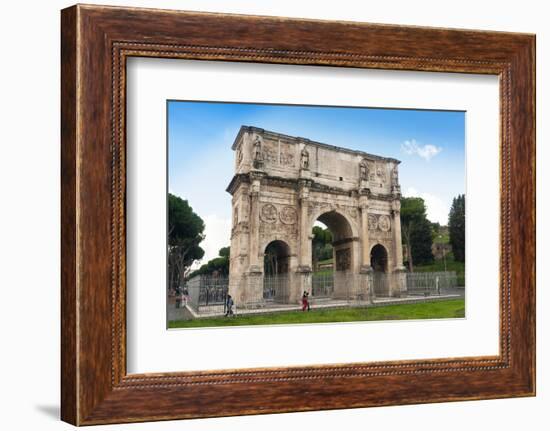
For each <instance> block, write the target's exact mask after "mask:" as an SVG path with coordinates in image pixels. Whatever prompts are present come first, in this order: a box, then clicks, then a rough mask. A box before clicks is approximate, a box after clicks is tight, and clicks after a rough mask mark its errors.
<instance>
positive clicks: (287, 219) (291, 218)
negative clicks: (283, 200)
mask: <svg viewBox="0 0 550 431" xmlns="http://www.w3.org/2000/svg"><path fill="white" fill-rule="evenodd" d="M279 218H280V219H281V221H282V222H283V223H284V224H294V223H296V220H297V219H298V214H297V213H296V210H295V209H294V208H292V207H284V208H283V209H282V211H281V214H280V215H279Z"/></svg>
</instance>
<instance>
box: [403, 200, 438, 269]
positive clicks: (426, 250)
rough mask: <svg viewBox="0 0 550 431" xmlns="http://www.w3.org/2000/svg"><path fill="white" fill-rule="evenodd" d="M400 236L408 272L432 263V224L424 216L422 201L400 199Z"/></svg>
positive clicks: (424, 209) (424, 206)
mask: <svg viewBox="0 0 550 431" xmlns="http://www.w3.org/2000/svg"><path fill="white" fill-rule="evenodd" d="M401 236H402V241H403V244H404V245H405V246H406V249H407V264H408V267H409V271H411V272H412V271H413V270H414V265H420V264H425V263H431V262H433V260H434V257H433V254H432V223H431V222H430V221H429V220H428V218H427V216H426V205H425V204H424V199H422V198H417V197H414V198H413V197H411V198H401Z"/></svg>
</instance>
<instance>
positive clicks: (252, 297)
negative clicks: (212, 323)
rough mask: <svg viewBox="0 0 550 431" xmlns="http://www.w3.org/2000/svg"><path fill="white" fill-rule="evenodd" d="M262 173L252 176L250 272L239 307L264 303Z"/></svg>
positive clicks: (249, 242)
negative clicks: (261, 230) (261, 255)
mask: <svg viewBox="0 0 550 431" xmlns="http://www.w3.org/2000/svg"><path fill="white" fill-rule="evenodd" d="M261 177H262V173H261V172H254V173H251V174H250V178H251V183H252V184H251V187H250V194H249V196H250V217H249V227H250V228H249V231H248V271H247V273H246V278H245V280H244V281H245V287H244V294H243V295H242V300H241V303H240V304H237V307H243V308H250V307H257V306H259V305H261V304H262V303H263V262H262V265H260V262H259V245H260V244H259V242H260V180H261Z"/></svg>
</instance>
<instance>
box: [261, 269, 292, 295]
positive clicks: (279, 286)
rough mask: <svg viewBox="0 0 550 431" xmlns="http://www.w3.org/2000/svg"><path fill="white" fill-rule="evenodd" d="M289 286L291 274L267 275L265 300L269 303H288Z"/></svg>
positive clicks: (264, 292)
mask: <svg viewBox="0 0 550 431" xmlns="http://www.w3.org/2000/svg"><path fill="white" fill-rule="evenodd" d="M289 286H290V280H289V274H276V275H265V276H264V286H263V299H264V300H265V301H268V302H287V298H288V296H289Z"/></svg>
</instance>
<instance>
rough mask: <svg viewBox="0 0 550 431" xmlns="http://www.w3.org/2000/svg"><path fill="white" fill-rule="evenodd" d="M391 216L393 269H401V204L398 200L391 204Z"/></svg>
mask: <svg viewBox="0 0 550 431" xmlns="http://www.w3.org/2000/svg"><path fill="white" fill-rule="evenodd" d="M392 216H393V241H394V244H395V247H394V249H395V255H394V262H395V268H399V269H401V268H403V245H402V244H401V202H399V200H395V201H393V203H392Z"/></svg>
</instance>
